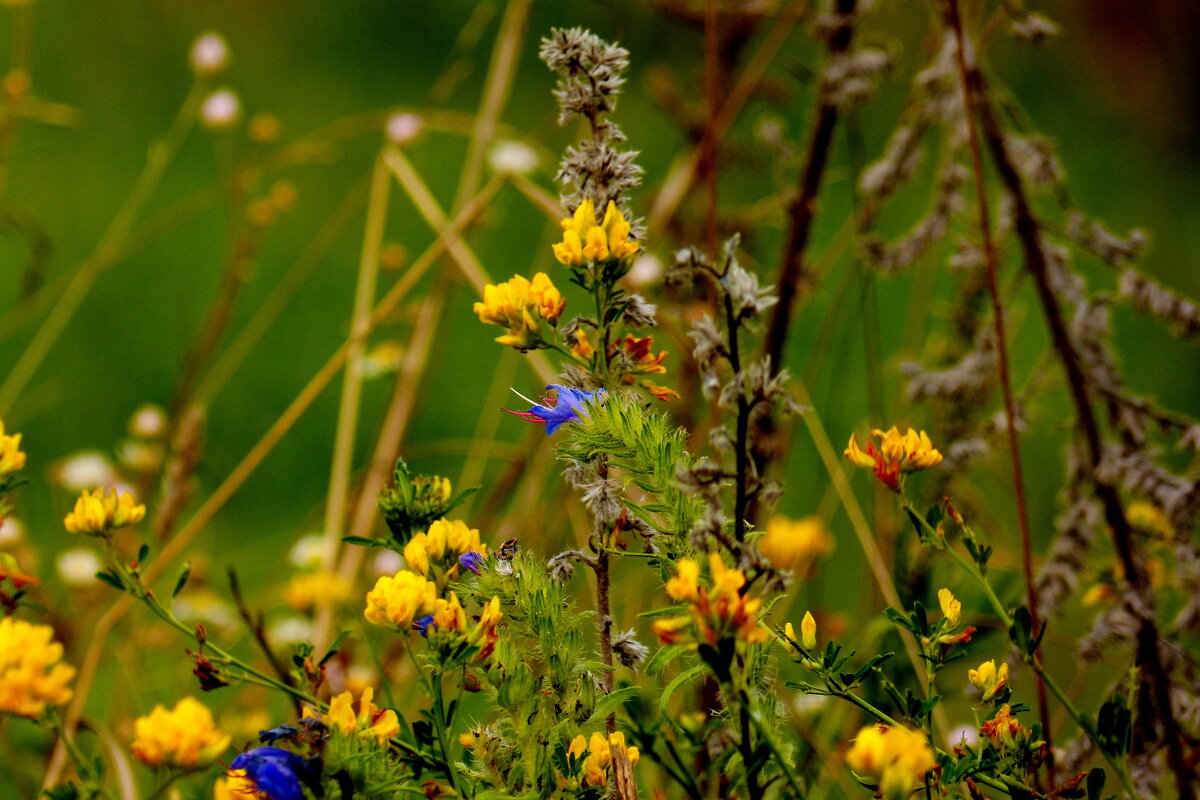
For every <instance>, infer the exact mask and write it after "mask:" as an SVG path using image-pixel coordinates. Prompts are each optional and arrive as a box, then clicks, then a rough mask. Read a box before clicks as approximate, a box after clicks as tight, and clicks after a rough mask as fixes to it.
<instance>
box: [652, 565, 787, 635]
mask: <svg viewBox="0 0 1200 800" xmlns="http://www.w3.org/2000/svg"><path fill="white" fill-rule="evenodd" d="M708 561H709V572H710V573H711V575H712V586H711V587H706V586H701V585H700V584H699V576H700V567H699V565H698V564H697V563H696V562H695V561H692V560H691V559H688V558H684V559H680V561H679V563H678V565H677V569H678V570H679V574H678V575H677V576H676V577H674V578H672V579H670V580H669V581H667V594H669V595H670V596H671V597H672V598H674V599H676V600H688V601H690V603H691V605H690V606H689V610H690V611H691V613H692V617H691V619H690V620H689V619H688V618H687V617H665V618H661V619H658V620H656V621H655V622H654V624H653V625H652V626H651V628H652V630H653V631H654V633H655V634H656V635H657V636H658V638H659V641H660V642H662V643H663V644H668V643H675V642H681V641H684V640H685V639H686V638H687V635H688V628H689V627H690V625H691V623H692V622H695V624H696V626H697V627H698V628H699V632H700V635H701V637H702V638H703V639H704V640H705V641H706V642H708V643H709V644H716V643H717V641H718V640H720V639H722V638H725V637H726V636H728V635H733V636H735V637H736V638H738V639H739V640H741V641H744V642H749V643H760V642H765V641H766V640H767V638H768V637H769V636H770V632H769V631H768V630H767V629H766V628H764V627H762V625H760V624H759V622H758V610H759V609H760V608H762V599H761V598H757V597H749V596H746V595H743V594H742V592H741V590H742V587H743V586H744V585H745V583H746V576H745V574H744V573H743V572H742V571H741V570H739V569H730V568H728V567H726V566H725V562H723V561H722V560H721V557H720V556H719V555H717V554H716V553H710V554H709V557H708Z"/></svg>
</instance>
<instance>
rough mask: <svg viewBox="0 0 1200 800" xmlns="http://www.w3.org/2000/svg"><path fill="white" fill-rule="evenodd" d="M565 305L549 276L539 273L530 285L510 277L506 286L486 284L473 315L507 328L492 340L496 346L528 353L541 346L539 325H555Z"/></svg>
mask: <svg viewBox="0 0 1200 800" xmlns="http://www.w3.org/2000/svg"><path fill="white" fill-rule="evenodd" d="M566 305H567V301H566V298H564V297H563V296H562V295H561V294H559V291H558V289H556V288H554V284H553V283H551V282H550V278H549V276H547V275H546V273H544V272H539V273H537V274H536V275H534V276H533V280H532V281H528V280H526V279H525V278H524V277H522V276H520V275H514V276H513V277H512V278H511V279H510V280H509V281H508V282H507V283H501V284H499V285H497V286H493V285H491V284H488V285H487V286H485V287H483V302H480V303H476V304H475V306H474V311H475V313H476V314H478V315H479V321H480V322H483V323H486V324H488V325H499V326H500V327H502V328H508V333H506V334H503V335H501V336H497V337H496V341H497V342H499V343H500V344H503V345H508V346H510V347H515V348H517V349H518V350H530V349H533V348H535V347H537V346H538V345H539V344H541V342H542V323H543V322H544V323H548V324H549V325H550V326H551V327H554V326H555V325H557V324H558V318H559V317H561V316H562V313H563V308H565V307H566Z"/></svg>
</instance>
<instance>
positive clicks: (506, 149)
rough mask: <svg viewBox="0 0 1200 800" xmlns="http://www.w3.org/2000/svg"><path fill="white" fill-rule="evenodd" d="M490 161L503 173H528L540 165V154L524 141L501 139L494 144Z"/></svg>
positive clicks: (489, 157)
mask: <svg viewBox="0 0 1200 800" xmlns="http://www.w3.org/2000/svg"><path fill="white" fill-rule="evenodd" d="M488 163H489V164H490V165H491V167H492V170H493V171H495V172H498V173H500V174H501V175H528V174H529V173H531V172H533V171H534V170H535V169H537V167H538V154H537V152H536V151H535V150H534V149H533V148H532V147H530V146H529V145H527V144H525V143H524V142H514V141H510V140H507V139H501V140H500V141H498V142H496V144H495V145H493V146H492V151H491V153H489V154H488Z"/></svg>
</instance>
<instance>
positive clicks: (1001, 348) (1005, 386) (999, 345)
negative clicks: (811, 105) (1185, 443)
mask: <svg viewBox="0 0 1200 800" xmlns="http://www.w3.org/2000/svg"><path fill="white" fill-rule="evenodd" d="M945 8H946V21H947V24H949V26H950V27H951V28H952V29H953V30H954V40H955V43H956V44H957V50H958V54H957V55H958V74H959V77H960V79H961V81H962V91H963V116H964V117H965V119H966V121H967V142H968V144H969V146H970V151H971V167H972V170H973V171H974V173H975V200H976V205H977V206H978V210H979V231H980V235H981V236H982V237H983V253H984V259H985V261H986V264H987V287H988V294H989V296H990V297H991V301H992V324H993V332H994V333H995V336H996V355H997V359H996V364H997V367H998V371H999V373H1000V388H1001V390H1002V391H1003V394H1004V419H1005V422H1006V425H1005V428H1006V429H1007V430H1006V432H1007V434H1008V453H1009V459H1010V461H1011V464H1012V481H1013V494H1014V496H1015V499H1016V504H1017V527H1018V528H1019V529H1020V532H1021V572H1022V575H1023V577H1024V579H1025V598H1026V602H1027V603H1028V605H1029V617H1030V619H1031V621H1032V624H1033V630H1035V631H1036V630H1038V629H1039V628H1040V625H1039V620H1038V616H1039V615H1038V605H1037V591H1036V589H1035V588H1034V583H1033V552H1032V551H1033V548H1032V545H1031V544H1030V536H1029V509H1028V506H1027V505H1026V501H1025V475H1024V473H1023V471H1022V470H1021V449H1020V445H1019V444H1018V442H1017V414H1016V408H1015V404H1014V403H1013V391H1012V380H1011V378H1010V376H1009V370H1008V336H1007V334H1006V332H1005V325H1004V306H1003V304H1002V303H1001V302H1000V287H999V281H998V279H997V273H998V272H999V263H998V262H999V258H998V257H997V254H996V242H995V239H994V238H993V237H992V223H991V212H990V211H989V210H988V197H987V187H986V185H985V184H984V178H983V155H982V153H981V152H980V149H979V135H978V132H977V131H976V129H975V128H976V126H975V111H974V109H975V101H976V98H975V96H974V92H973V91H972V86H971V80H970V77H969V75H970V72H969V70H968V69H967V53H966V37H965V36H964V35H963V25H962V17H961V16H960V15H959V13H958V0H949V2H948V3H947V4H946V7H945ZM1034 657H1035V658H1038V659H1039V660H1040V658H1041V656H1040V654H1035V656H1034ZM1036 675H1037V699H1038V717H1039V718H1040V719H1041V723H1042V736H1043V737H1044V738H1045V741H1046V776H1047V778H1048V780H1049V785H1050V786H1054V785H1055V784H1056V781H1055V778H1054V747H1053V740H1052V739H1051V735H1050V705H1049V700H1048V698H1047V696H1046V682H1045V681H1044V680H1043V679H1042V674H1041V672H1037V673H1036Z"/></svg>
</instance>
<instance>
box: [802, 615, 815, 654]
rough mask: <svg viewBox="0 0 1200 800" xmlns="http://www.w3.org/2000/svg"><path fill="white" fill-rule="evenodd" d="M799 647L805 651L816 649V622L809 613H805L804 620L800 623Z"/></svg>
mask: <svg viewBox="0 0 1200 800" xmlns="http://www.w3.org/2000/svg"><path fill="white" fill-rule="evenodd" d="M800 645H801V646H802V647H803V648H804V649H805V650H816V649H817V621H816V620H815V619H813V615H812V612H811V611H805V612H804V619H803V620H801V621H800Z"/></svg>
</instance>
